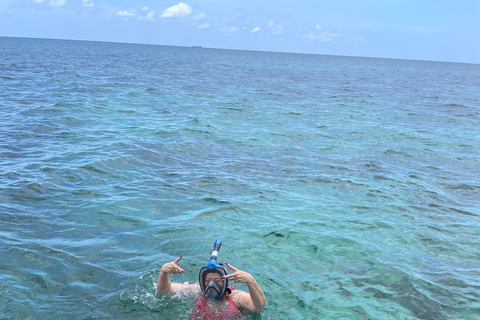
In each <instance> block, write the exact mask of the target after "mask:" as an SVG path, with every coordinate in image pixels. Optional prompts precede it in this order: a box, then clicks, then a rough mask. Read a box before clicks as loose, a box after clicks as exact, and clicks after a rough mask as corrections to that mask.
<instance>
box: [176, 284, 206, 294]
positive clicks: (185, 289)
mask: <svg viewBox="0 0 480 320" xmlns="http://www.w3.org/2000/svg"><path fill="white" fill-rule="evenodd" d="M172 285H173V283H172ZM199 292H200V286H199V284H198V283H188V282H184V283H176V287H175V288H173V289H172V293H173V294H174V295H178V296H195V295H197V294H198V293H199Z"/></svg>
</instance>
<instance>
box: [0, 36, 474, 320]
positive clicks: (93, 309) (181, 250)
mask: <svg viewBox="0 0 480 320" xmlns="http://www.w3.org/2000/svg"><path fill="white" fill-rule="evenodd" d="M0 119H1V126H0V318H1V319H187V318H188V317H189V315H190V314H191V312H192V310H193V301H191V300H190V299H189V298H181V297H163V296H160V295H157V294H156V293H155V284H156V278H157V276H158V272H159V270H160V267H161V265H162V264H163V263H165V262H168V261H171V260H173V259H175V258H176V257H177V256H180V255H183V257H184V259H183V260H182V262H181V267H182V268H184V269H185V271H186V272H185V274H183V275H176V276H174V277H173V281H176V282H186V281H189V282H195V281H196V279H197V274H198V270H199V268H200V267H202V266H203V265H204V264H205V263H206V262H207V260H208V258H209V256H210V252H211V249H212V245H213V242H214V241H215V239H216V238H222V240H223V247H222V249H221V251H220V254H219V259H220V260H222V261H227V262H230V263H231V264H232V265H234V266H236V267H237V268H239V269H242V270H244V271H247V272H250V273H251V274H252V275H254V276H255V278H256V279H257V281H258V283H259V284H260V285H261V287H262V288H263V290H264V292H265V295H266V297H267V306H266V308H265V309H264V310H263V311H262V313H261V314H260V315H256V316H253V315H250V316H249V318H252V319H435V320H438V319H478V315H479V314H480V228H479V227H480V209H479V208H480V201H479V200H480V195H479V192H480V170H479V169H480V153H479V150H480V65H469V64H455V63H441V62H428V61H405V60H388V59H369V58H354V57H336V56H322V55H300V54H284V53H267V52H247V51H230V50H214V49H205V48H204V49H199V48H181V47H167V46H149V45H134V44H117V43H101V42H82V41H60V40H40V39H19V38H1V37H0ZM240 289H244V290H245V289H246V288H245V287H242V285H240Z"/></svg>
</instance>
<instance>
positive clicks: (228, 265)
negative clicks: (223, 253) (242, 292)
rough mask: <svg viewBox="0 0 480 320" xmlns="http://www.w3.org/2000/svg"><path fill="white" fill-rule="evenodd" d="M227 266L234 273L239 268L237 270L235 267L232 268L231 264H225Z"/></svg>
mask: <svg viewBox="0 0 480 320" xmlns="http://www.w3.org/2000/svg"><path fill="white" fill-rule="evenodd" d="M225 264H226V265H227V267H229V268H230V269H231V270H232V271H233V272H235V271H237V268H235V267H234V266H232V265H231V264H230V263H228V262H225Z"/></svg>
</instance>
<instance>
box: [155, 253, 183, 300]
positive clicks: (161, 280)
mask: <svg viewBox="0 0 480 320" xmlns="http://www.w3.org/2000/svg"><path fill="white" fill-rule="evenodd" d="M180 260H182V257H181V256H180V257H178V258H177V259H175V260H174V261H172V262H168V263H165V264H164V265H163V266H162V269H160V274H159V275H158V281H157V291H158V292H161V293H169V292H171V291H173V290H176V289H178V288H182V287H185V286H187V285H185V284H181V283H171V282H170V274H171V273H172V274H173V273H184V272H185V271H183V269H182V268H180V267H179V266H178V262H179V261H180Z"/></svg>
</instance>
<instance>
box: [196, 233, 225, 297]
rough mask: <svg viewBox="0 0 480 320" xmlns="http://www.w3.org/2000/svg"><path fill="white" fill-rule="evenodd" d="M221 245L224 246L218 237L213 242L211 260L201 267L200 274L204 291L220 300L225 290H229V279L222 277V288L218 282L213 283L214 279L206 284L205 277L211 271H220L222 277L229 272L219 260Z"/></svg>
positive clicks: (199, 279) (199, 277)
mask: <svg viewBox="0 0 480 320" xmlns="http://www.w3.org/2000/svg"><path fill="white" fill-rule="evenodd" d="M221 246H222V240H220V239H217V240H216V241H215V243H214V244H213V252H212V256H211V257H210V261H208V263H207V265H206V266H204V267H203V268H202V269H200V272H199V274H198V282H199V284H200V288H201V289H202V292H203V293H204V294H205V295H206V296H207V297H208V298H210V299H212V300H220V299H221V298H222V297H223V295H224V294H225V292H226V291H227V288H228V283H229V279H228V278H225V279H222V282H223V287H222V288H220V287H219V286H218V284H217V285H215V283H212V282H213V281H211V282H210V283H208V284H205V278H206V276H207V274H208V273H210V272H216V273H219V274H220V275H221V276H222V277H223V276H226V275H227V274H228V273H227V269H226V268H225V267H224V266H223V264H221V263H220V264H219V263H218V261H217V256H218V251H219V250H220V247H221Z"/></svg>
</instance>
